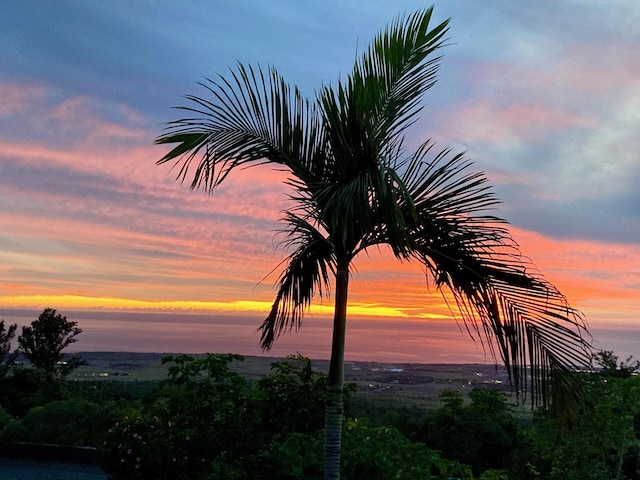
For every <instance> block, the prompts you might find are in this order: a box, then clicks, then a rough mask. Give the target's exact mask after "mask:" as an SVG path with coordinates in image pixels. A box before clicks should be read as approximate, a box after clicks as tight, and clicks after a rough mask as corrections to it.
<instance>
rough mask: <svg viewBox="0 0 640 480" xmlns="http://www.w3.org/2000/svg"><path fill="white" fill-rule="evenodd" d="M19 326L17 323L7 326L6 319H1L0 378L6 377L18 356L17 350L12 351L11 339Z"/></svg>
mask: <svg viewBox="0 0 640 480" xmlns="http://www.w3.org/2000/svg"><path fill="white" fill-rule="evenodd" d="M17 328H18V325H17V324H15V323H14V324H13V325H9V327H8V328H7V327H5V325H4V320H0V379H1V378H4V376H5V375H6V373H7V370H8V369H9V367H10V366H11V365H12V364H13V362H14V360H15V358H16V352H13V353H11V340H13V337H15V335H16V329H17Z"/></svg>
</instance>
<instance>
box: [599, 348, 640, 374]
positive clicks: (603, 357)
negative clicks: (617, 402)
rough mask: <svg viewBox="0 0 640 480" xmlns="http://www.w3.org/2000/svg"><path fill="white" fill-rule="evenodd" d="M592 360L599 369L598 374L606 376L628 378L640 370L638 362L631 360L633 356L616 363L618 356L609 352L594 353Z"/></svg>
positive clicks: (639, 362)
mask: <svg viewBox="0 0 640 480" xmlns="http://www.w3.org/2000/svg"><path fill="white" fill-rule="evenodd" d="M593 360H594V361H595V362H596V364H597V365H598V366H599V367H600V369H601V370H600V372H601V373H602V374H603V375H606V376H611V377H620V378H628V377H630V376H632V375H634V374H636V373H637V372H638V370H640V361H638V360H633V356H629V357H627V359H626V360H625V361H624V362H622V361H621V362H620V363H618V356H617V355H616V354H615V353H613V351H611V350H600V351H599V352H596V353H594V354H593Z"/></svg>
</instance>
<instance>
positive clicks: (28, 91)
mask: <svg viewBox="0 0 640 480" xmlns="http://www.w3.org/2000/svg"><path fill="white" fill-rule="evenodd" d="M46 93H47V89H46V88H44V87H42V86H38V85H16V84H13V83H2V82H0V117H9V116H12V115H22V114H25V113H26V112H28V111H29V110H30V108H31V107H32V105H33V104H34V102H40V101H41V100H42V99H43V98H44V97H45V96H46Z"/></svg>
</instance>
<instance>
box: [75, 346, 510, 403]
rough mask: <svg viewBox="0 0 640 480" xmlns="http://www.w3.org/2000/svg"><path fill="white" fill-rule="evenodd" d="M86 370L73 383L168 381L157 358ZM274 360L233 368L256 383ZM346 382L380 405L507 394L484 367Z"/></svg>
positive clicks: (119, 358) (379, 369)
mask: <svg viewBox="0 0 640 480" xmlns="http://www.w3.org/2000/svg"><path fill="white" fill-rule="evenodd" d="M79 355H80V356H81V357H82V358H83V359H84V360H86V361H87V365H84V366H82V367H80V368H79V369H78V370H77V371H75V372H74V375H73V379H76V380H94V381H95V380H100V381H109V382H143V383H147V382H155V381H158V380H161V379H163V378H166V373H167V368H168V365H162V364H161V358H162V357H163V356H164V354H161V353H129V352H83V353H80V354H79ZM277 360H282V359H278V358H272V357H246V358H245V360H244V361H243V362H233V363H232V364H231V368H232V370H234V371H237V372H238V373H240V374H241V375H243V376H245V377H246V378H248V379H251V380H255V379H257V378H260V377H262V376H264V375H265V374H266V373H268V372H269V371H270V365H271V363H272V362H274V361H277ZM312 365H313V367H314V368H315V369H316V370H319V371H323V372H326V371H327V369H328V366H329V362H328V361H327V360H313V361H312ZM345 381H346V382H350V383H355V384H356V386H357V392H356V397H357V398H359V399H360V400H361V401H364V402H368V401H375V402H376V403H378V404H386V403H389V404H393V405H395V406H398V404H400V405H403V406H407V407H409V408H411V407H413V406H418V405H419V406H420V407H421V408H425V407H428V408H430V407H437V406H439V401H438V395H439V394H440V393H441V392H442V391H443V390H445V389H451V390H455V391H458V392H460V393H462V394H463V395H464V394H465V393H466V392H468V391H470V390H471V389H472V388H474V387H477V386H487V387H492V388H499V389H502V390H504V391H505V392H510V386H509V382H508V378H507V374H506V371H505V369H504V368H502V367H496V366H494V365H485V364H446V365H444V364H386V363H378V362H346V364H345Z"/></svg>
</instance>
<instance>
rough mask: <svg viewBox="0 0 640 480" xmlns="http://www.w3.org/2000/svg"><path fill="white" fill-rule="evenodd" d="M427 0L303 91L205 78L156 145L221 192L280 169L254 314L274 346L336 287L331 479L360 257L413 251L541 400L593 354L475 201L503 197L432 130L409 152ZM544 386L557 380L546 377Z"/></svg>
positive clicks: (433, 41) (242, 77)
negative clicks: (345, 66)
mask: <svg viewBox="0 0 640 480" xmlns="http://www.w3.org/2000/svg"><path fill="white" fill-rule="evenodd" d="M432 10H433V7H432V8H428V9H425V10H421V11H418V12H416V13H414V14H412V15H410V16H407V17H404V18H400V19H398V20H397V21H395V22H394V23H392V24H391V25H390V26H389V27H388V28H387V29H386V30H384V31H383V32H382V33H380V34H379V35H378V36H377V37H376V38H375V39H374V40H373V42H372V44H371V45H370V46H369V48H368V50H367V51H366V52H365V53H364V54H363V55H362V57H361V58H360V60H359V61H357V62H356V63H355V66H354V69H353V72H352V73H351V75H350V76H349V77H348V78H347V79H346V80H345V81H344V82H339V83H337V84H336V85H335V86H331V85H329V86H324V87H323V88H322V89H321V90H320V91H319V93H318V94H317V96H316V99H315V101H308V100H306V99H304V98H303V97H302V95H301V93H300V91H299V90H298V89H297V88H295V87H293V88H292V87H290V86H289V85H288V84H287V83H286V82H285V81H284V80H283V78H282V77H281V76H280V75H279V74H278V73H277V71H276V70H275V69H273V68H269V69H263V68H260V67H250V66H249V67H247V66H244V65H242V64H239V65H238V66H237V68H236V69H235V70H232V71H231V74H230V76H228V77H222V76H219V77H218V78H217V79H216V80H207V81H206V82H203V83H201V86H202V87H204V88H205V89H206V91H207V95H208V98H202V97H199V96H193V95H189V96H187V97H186V98H187V99H188V101H189V106H186V107H182V110H184V111H186V112H187V114H186V115H187V117H186V118H182V119H179V120H176V121H173V122H171V123H169V124H168V125H167V128H166V130H165V133H163V134H162V135H161V136H159V137H158V139H157V140H156V143H159V144H177V145H175V146H174V147H173V149H172V150H171V151H169V152H168V153H167V154H166V155H165V156H164V157H162V158H161V159H160V160H159V161H158V163H159V164H163V163H165V162H174V164H175V166H177V167H178V175H177V178H178V179H179V180H180V181H183V182H184V181H185V180H187V179H190V185H191V188H192V189H197V188H202V189H204V190H207V191H212V190H214V189H215V188H216V187H217V186H218V185H220V183H221V182H223V181H224V179H225V178H226V177H227V175H228V174H229V173H230V172H231V171H232V170H234V169H236V168H237V167H248V166H252V165H258V164H264V163H269V164H272V165H273V166H274V167H275V168H279V169H285V170H287V171H288V173H289V177H288V180H287V183H288V186H289V187H290V189H291V192H292V193H291V198H292V199H293V200H294V205H295V207H293V208H292V209H291V210H289V211H285V212H284V213H283V218H282V222H283V225H284V228H283V231H284V232H285V233H286V236H285V238H286V242H285V246H286V247H287V251H288V252H289V256H288V258H287V267H286V269H285V270H284V272H283V273H282V274H281V276H280V278H279V280H278V283H277V294H276V298H275V301H274V303H273V306H272V308H271V311H270V313H269V315H268V316H267V318H266V319H265V320H264V322H263V323H262V325H261V326H260V331H261V344H262V347H263V348H264V349H265V350H268V349H269V348H270V347H271V345H272V344H273V342H274V340H275V339H276V338H277V337H278V336H279V335H280V334H282V333H283V332H285V331H290V330H292V329H298V328H300V326H301V325H302V321H303V317H304V314H305V311H306V310H307V308H308V307H309V305H310V304H311V302H312V300H313V298H314V297H316V296H327V295H329V294H330V292H331V288H333V292H334V301H335V310H334V320H333V340H332V349H331V359H330V367H329V375H328V398H329V400H328V402H327V406H326V415H325V418H326V424H325V444H324V455H325V478H327V479H328V478H339V474H340V470H339V466H340V442H341V426H342V414H343V403H342V401H343V376H344V373H343V372H344V370H343V363H344V341H345V329H346V320H347V303H348V301H347V300H348V286H349V280H350V277H351V266H352V262H353V260H354V258H355V257H356V256H357V255H358V254H360V253H362V252H365V251H366V250H368V249H370V248H372V247H376V246H380V245H388V246H389V247H390V248H391V250H392V251H393V253H394V255H395V256H396V257H397V258H398V259H401V260H410V259H413V260H417V261H419V262H421V263H422V264H423V265H424V266H425V267H426V269H427V271H428V272H430V274H431V275H432V277H433V281H434V284H435V285H436V286H437V287H438V289H440V290H441V291H442V292H444V295H445V299H453V300H452V303H451V305H452V307H456V308H453V309H452V311H459V312H460V316H461V318H462V319H463V320H464V324H465V325H466V326H467V330H468V332H469V333H470V334H471V335H472V336H474V337H477V338H480V339H481V340H482V342H483V344H486V345H488V348H489V349H490V351H491V353H492V354H494V355H496V352H499V355H500V357H501V359H502V361H504V363H505V364H506V366H507V368H508V371H509V374H510V376H511V379H512V382H513V383H514V385H515V388H516V389H517V390H518V391H523V392H527V393H529V394H530V395H531V397H532V398H534V399H535V400H534V401H537V402H542V403H543V404H546V403H547V401H548V398H549V393H551V392H553V393H555V394H558V393H563V392H564V393H565V394H568V395H571V394H572V390H571V389H572V388H573V385H574V384H573V382H572V376H571V372H572V371H573V370H575V369H577V368H581V367H583V366H584V365H587V364H588V363H589V359H590V347H589V343H588V342H587V341H585V340H584V338H583V333H585V332H586V328H585V326H584V322H583V319H582V316H581V314H580V313H579V312H578V311H576V310H574V309H572V308H571V307H570V306H569V305H568V304H567V302H566V300H565V298H564V297H563V295H562V294H561V293H560V292H559V291H558V290H557V289H556V288H554V286H553V285H551V284H549V283H548V282H547V281H546V280H545V279H544V278H543V277H542V276H541V275H540V274H538V273H537V272H536V270H535V269H534V268H533V266H532V265H531V264H530V262H529V261H528V260H527V259H526V258H523V257H522V256H521V255H520V254H519V250H518V247H517V245H516V243H515V242H514V241H513V240H512V239H511V237H510V235H509V232H508V231H507V229H506V227H505V224H506V222H505V221H503V220H501V219H499V218H496V217H494V216H490V215H487V214H486V213H483V212H484V211H485V210H486V209H487V208H489V207H492V206H494V205H495V204H496V203H497V199H496V198H495V196H494V194H493V193H492V192H491V191H490V188H489V187H488V186H487V183H486V178H485V176H484V174H483V173H479V172H473V171H471V170H470V167H471V163H470V162H469V161H467V160H466V159H465V158H464V157H463V155H462V154H454V153H452V152H451V151H450V150H448V149H444V150H437V149H436V146H435V144H434V143H433V142H431V141H426V142H425V143H424V144H423V145H421V146H420V147H419V148H417V150H416V151H415V152H413V153H408V152H407V151H406V150H405V148H404V144H403V138H404V132H405V130H406V129H407V127H409V126H410V125H411V124H412V123H413V122H414V121H415V120H416V118H417V114H418V113H419V112H420V110H421V100H422V95H423V93H424V92H425V91H426V90H428V89H429V88H430V87H431V86H433V85H434V83H435V81H436V74H437V70H438V66H439V60H440V57H437V56H434V54H435V53H436V52H437V51H438V50H439V49H440V48H441V47H442V46H443V45H444V42H445V41H446V39H445V35H446V33H447V30H448V20H447V21H445V22H443V23H441V24H439V25H437V26H436V27H434V28H432V29H429V22H430V19H431V15H432ZM551 387H553V388H551Z"/></svg>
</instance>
